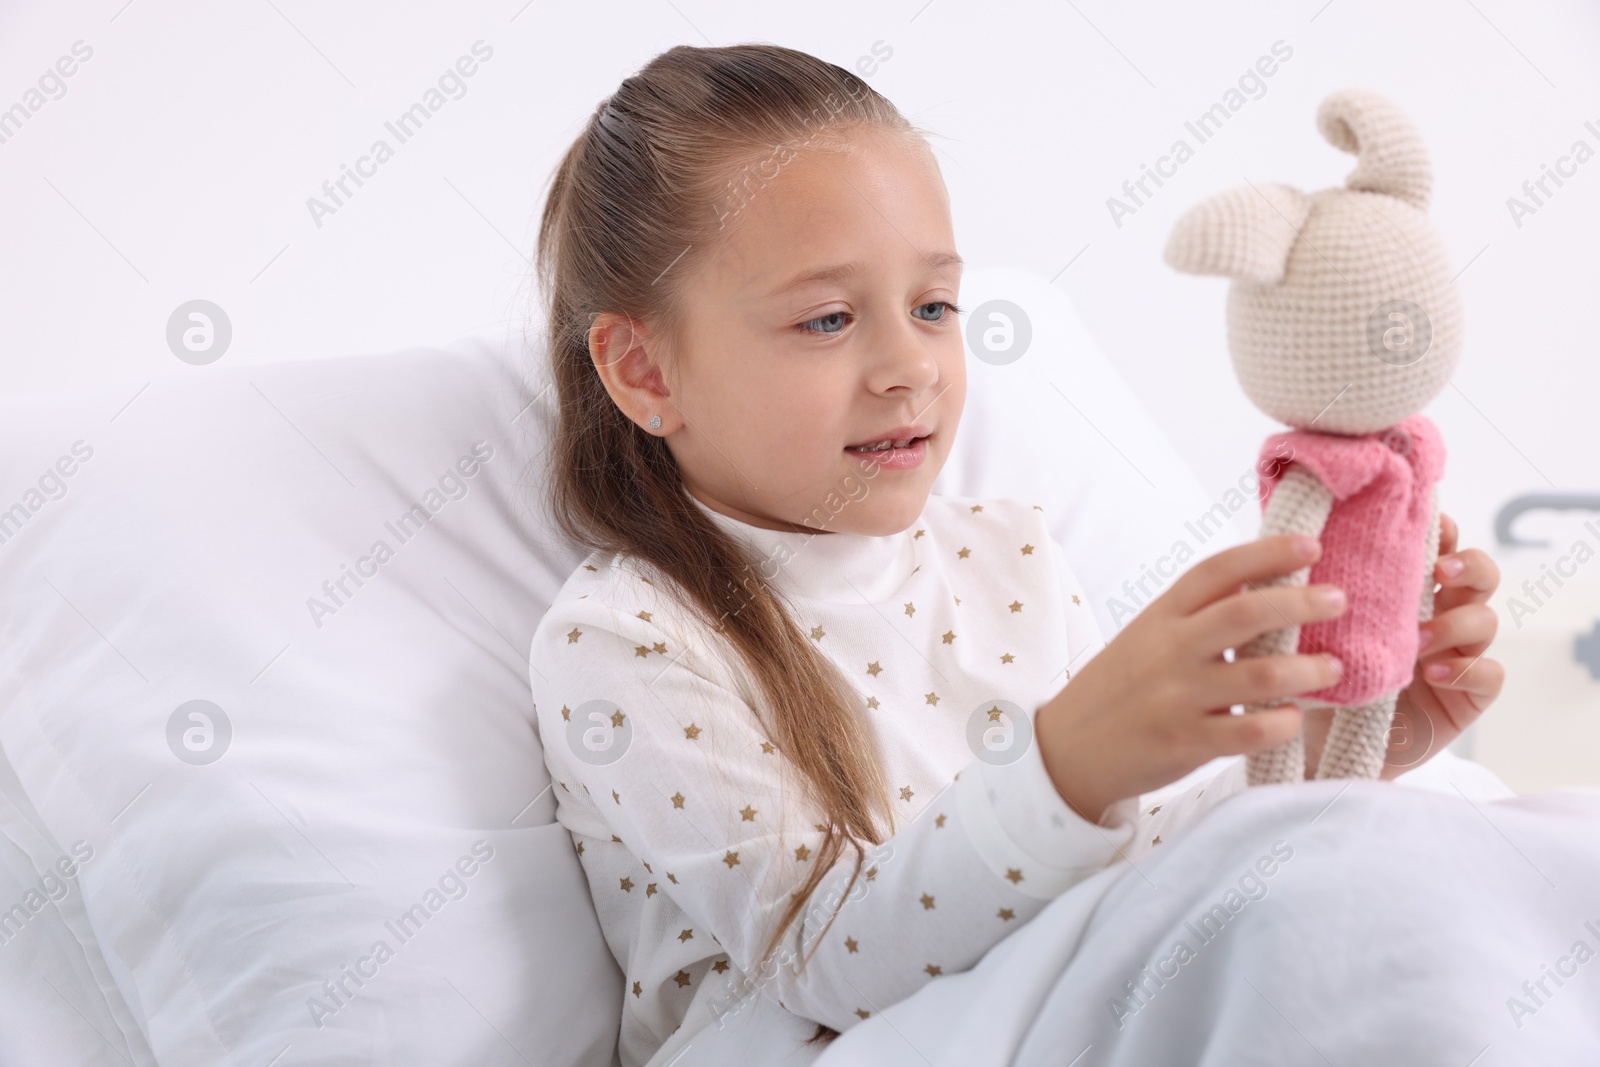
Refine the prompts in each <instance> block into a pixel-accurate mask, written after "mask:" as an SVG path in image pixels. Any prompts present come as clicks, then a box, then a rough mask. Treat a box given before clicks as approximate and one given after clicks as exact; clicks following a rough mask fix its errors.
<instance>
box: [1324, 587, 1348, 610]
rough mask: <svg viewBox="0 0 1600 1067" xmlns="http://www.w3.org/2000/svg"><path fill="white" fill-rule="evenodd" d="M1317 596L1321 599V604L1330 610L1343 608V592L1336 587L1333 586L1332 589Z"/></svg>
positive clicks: (1325, 590)
mask: <svg viewBox="0 0 1600 1067" xmlns="http://www.w3.org/2000/svg"><path fill="white" fill-rule="evenodd" d="M1318 595H1319V596H1320V597H1321V598H1322V602H1323V603H1324V604H1326V605H1327V606H1328V607H1330V608H1342V607H1344V604H1345V595H1344V590H1343V589H1340V588H1339V587H1338V586H1333V587H1332V588H1329V589H1324V590H1322V591H1321V592H1320V593H1319V594H1318Z"/></svg>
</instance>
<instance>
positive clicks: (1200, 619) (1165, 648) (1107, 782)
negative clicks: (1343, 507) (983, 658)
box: [1034, 535, 1454, 823]
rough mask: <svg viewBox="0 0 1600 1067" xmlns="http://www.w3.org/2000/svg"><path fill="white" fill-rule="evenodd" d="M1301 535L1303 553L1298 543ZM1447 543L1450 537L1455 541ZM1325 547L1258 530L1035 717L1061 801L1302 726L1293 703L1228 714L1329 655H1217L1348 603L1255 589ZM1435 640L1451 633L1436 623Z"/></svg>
mask: <svg viewBox="0 0 1600 1067" xmlns="http://www.w3.org/2000/svg"><path fill="white" fill-rule="evenodd" d="M1302 540H1305V541H1306V543H1307V544H1308V545H1309V551H1302V550H1301V549H1300V548H1299V547H1298V545H1297V542H1300V541H1302ZM1452 547H1453V545H1452ZM1321 553H1322V549H1321V546H1320V545H1319V544H1317V542H1315V541H1310V540H1309V539H1301V538H1296V537H1291V536H1288V535H1283V536H1276V537H1267V538H1262V539H1261V540H1258V541H1252V542H1249V543H1247V544H1243V545H1237V546H1235V547H1233V548H1230V549H1227V550H1225V551H1222V552H1219V553H1217V554H1216V555H1215V556H1212V557H1210V558H1209V559H1205V560H1202V561H1201V562H1199V563H1197V564H1196V565H1195V566H1193V567H1192V568H1190V569H1189V570H1188V571H1186V572H1185V573H1184V574H1183V575H1182V576H1180V577H1179V578H1178V580H1177V581H1176V582H1174V583H1173V584H1172V587H1171V588H1170V589H1168V590H1167V591H1166V592H1165V593H1163V594H1162V595H1161V596H1159V597H1157V598H1156V599H1155V600H1154V601H1152V602H1151V603H1150V605H1149V606H1148V607H1146V608H1145V609H1144V610H1143V611H1142V612H1140V613H1139V614H1138V615H1137V616H1135V618H1134V619H1133V621H1132V622H1130V623H1128V625H1127V626H1125V627H1123V629H1122V630H1121V631H1120V632H1119V633H1118V634H1117V635H1116V636H1115V637H1114V638H1113V639H1112V640H1111V641H1110V643H1108V644H1107V645H1106V647H1105V648H1103V649H1101V650H1100V652H1099V653H1098V654H1097V655H1096V656H1095V657H1094V658H1092V659H1091V660H1089V662H1088V663H1086V664H1084V665H1083V667H1082V669H1081V670H1079V671H1077V672H1076V673H1075V674H1074V675H1073V676H1072V679H1071V681H1070V682H1068V683H1067V685H1066V687H1065V688H1063V689H1062V690H1061V692H1059V693H1057V694H1056V695H1055V696H1054V697H1053V698H1051V699H1050V701H1049V702H1047V703H1046V704H1044V705H1043V706H1042V707H1040V708H1039V710H1038V712H1037V714H1036V715H1035V718H1034V722H1035V739H1036V743H1037V744H1038V745H1039V754H1040V756H1042V757H1043V759H1044V764H1045V768H1046V769H1047V770H1048V771H1049V772H1050V778H1051V781H1053V782H1054V783H1055V786H1056V790H1057V791H1058V792H1059V793H1060V794H1061V796H1062V798H1063V799H1064V800H1065V801H1066V802H1067V803H1068V804H1069V805H1070V806H1071V807H1072V808H1073V810H1075V811H1077V812H1078V813H1079V814H1080V815H1082V816H1083V817H1084V818H1085V819H1087V820H1088V821H1090V822H1095V823H1097V822H1099V821H1100V819H1101V817H1102V816H1103V815H1104V814H1105V811H1106V809H1107V808H1109V807H1110V806H1111V805H1112V804H1114V803H1116V802H1117V801H1118V800H1121V799H1123V798H1124V797H1130V796H1137V795H1139V794H1140V793H1145V792H1149V791H1150V790H1152V789H1158V788H1160V787H1161V786H1164V785H1167V784H1168V783H1170V782H1174V781H1177V780H1178V779H1179V778H1181V777H1183V776H1184V775H1185V774H1188V773H1189V772H1190V771H1192V770H1194V769H1195V768H1196V767H1199V766H1201V765H1202V764H1204V763H1206V762H1207V761H1209V760H1211V759H1213V758H1215V757H1217V756H1228V755H1236V754H1239V753H1246V752H1255V751H1257V750H1258V749H1265V748H1271V747H1272V746H1273V745H1276V744H1279V743H1281V742H1283V741H1287V740H1288V739H1289V738H1291V737H1293V736H1294V735H1295V733H1296V732H1297V731H1298V730H1299V729H1300V720H1301V713H1300V709H1299V708H1298V707H1296V706H1295V705H1294V704H1292V703H1290V704H1286V705H1281V706H1276V707H1268V708H1266V709H1264V710H1261V711H1257V712H1252V713H1250V714H1247V715H1232V714H1230V713H1229V711H1228V709H1229V707H1231V706H1232V705H1234V704H1263V703H1269V702H1271V701H1275V700H1280V699H1283V698H1285V697H1289V696H1293V695H1294V694H1297V693H1304V692H1308V691H1310V690H1314V689H1321V688H1322V687H1324V686H1328V685H1332V684H1333V683H1334V682H1336V681H1338V679H1339V674H1338V672H1337V671H1335V670H1334V668H1333V665H1332V664H1331V663H1330V661H1329V657H1327V656H1324V655H1321V654H1314V655H1313V654H1303V653H1293V654H1289V655H1279V656H1260V657H1250V658H1246V659H1243V660H1239V661H1235V662H1232V663H1230V662H1228V661H1227V660H1225V659H1224V658H1223V652H1224V650H1225V649H1229V648H1240V647H1243V646H1244V645H1246V644H1247V643H1248V642H1250V641H1251V640H1252V639H1253V638H1255V637H1256V636H1258V635H1259V634H1262V633H1265V632H1266V631H1268V630H1277V629H1281V628H1283V627H1285V626H1290V625H1295V626H1298V625H1301V624H1303V623H1308V622H1315V621H1317V620H1320V619H1331V618H1333V617H1335V616H1337V615H1340V614H1342V613H1343V612H1344V610H1345V605H1344V602H1343V597H1342V595H1341V597H1340V599H1339V601H1338V602H1337V603H1334V602H1330V601H1328V600H1326V599H1324V597H1323V594H1324V592H1325V591H1327V590H1328V589H1330V588H1332V587H1330V586H1327V585H1313V586H1295V585H1271V586H1260V585H1257V583H1258V582H1260V581H1262V580H1265V579H1268V578H1274V577H1278V576H1280V575H1285V574H1292V573H1293V572H1295V571H1297V570H1299V569H1300V568H1302V567H1306V566H1309V565H1310V564H1311V563H1313V562H1315V561H1316V559H1317V557H1318V556H1320V555H1321ZM1439 626H1440V629H1439V631H1438V632H1439V634H1440V638H1439V639H1440V641H1446V640H1453V638H1452V637H1451V636H1450V634H1451V633H1453V632H1454V631H1453V630H1451V631H1449V632H1447V631H1446V630H1445V629H1444V628H1443V626H1444V624H1443V622H1442V621H1441V623H1440V624H1439Z"/></svg>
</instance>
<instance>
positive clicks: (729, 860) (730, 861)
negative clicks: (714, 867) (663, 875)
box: [667, 851, 739, 882]
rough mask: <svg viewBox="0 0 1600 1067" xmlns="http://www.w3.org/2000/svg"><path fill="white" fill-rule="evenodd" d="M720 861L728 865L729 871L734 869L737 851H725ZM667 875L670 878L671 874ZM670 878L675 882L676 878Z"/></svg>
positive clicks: (737, 855)
mask: <svg viewBox="0 0 1600 1067" xmlns="http://www.w3.org/2000/svg"><path fill="white" fill-rule="evenodd" d="M722 862H723V863H726V864H727V865H728V870H730V871H731V870H733V869H734V868H735V867H737V866H739V854H738V853H737V852H731V851H730V852H728V853H727V854H725V855H724V856H723V857H722ZM667 877H668V878H672V875H670V874H669V875H667ZM672 880H673V881H674V882H676V881H677V879H676V878H673V879H672Z"/></svg>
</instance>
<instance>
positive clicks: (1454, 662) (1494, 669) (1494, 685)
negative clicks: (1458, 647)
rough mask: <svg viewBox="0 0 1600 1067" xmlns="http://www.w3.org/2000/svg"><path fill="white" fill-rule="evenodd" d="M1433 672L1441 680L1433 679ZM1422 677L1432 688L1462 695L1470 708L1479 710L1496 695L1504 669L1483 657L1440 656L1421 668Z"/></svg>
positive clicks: (1491, 701) (1503, 675) (1502, 682)
mask: <svg viewBox="0 0 1600 1067" xmlns="http://www.w3.org/2000/svg"><path fill="white" fill-rule="evenodd" d="M1436 671H1437V673H1439V674H1442V675H1443V677H1439V678H1436V677H1434V674H1435V672H1436ZM1422 676H1423V678H1425V679H1426V680H1427V682H1428V684H1429V685H1431V686H1433V687H1434V688H1435V689H1448V690H1452V691H1456V692H1460V693H1462V694H1464V695H1465V696H1466V697H1467V698H1468V700H1469V701H1470V702H1471V704H1472V705H1473V707H1474V708H1476V709H1477V710H1478V711H1482V710H1483V709H1484V708H1487V707H1488V706H1489V705H1490V704H1492V703H1494V699H1495V698H1496V697H1498V696H1499V695H1500V687H1501V686H1502V685H1504V684H1505V680H1506V669H1505V667H1504V665H1502V664H1501V663H1500V661H1499V660H1493V659H1489V658H1487V657H1485V656H1443V657H1441V658H1439V659H1437V660H1435V661H1434V662H1432V663H1430V664H1428V665H1427V666H1426V667H1424V668H1423V672H1422Z"/></svg>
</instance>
